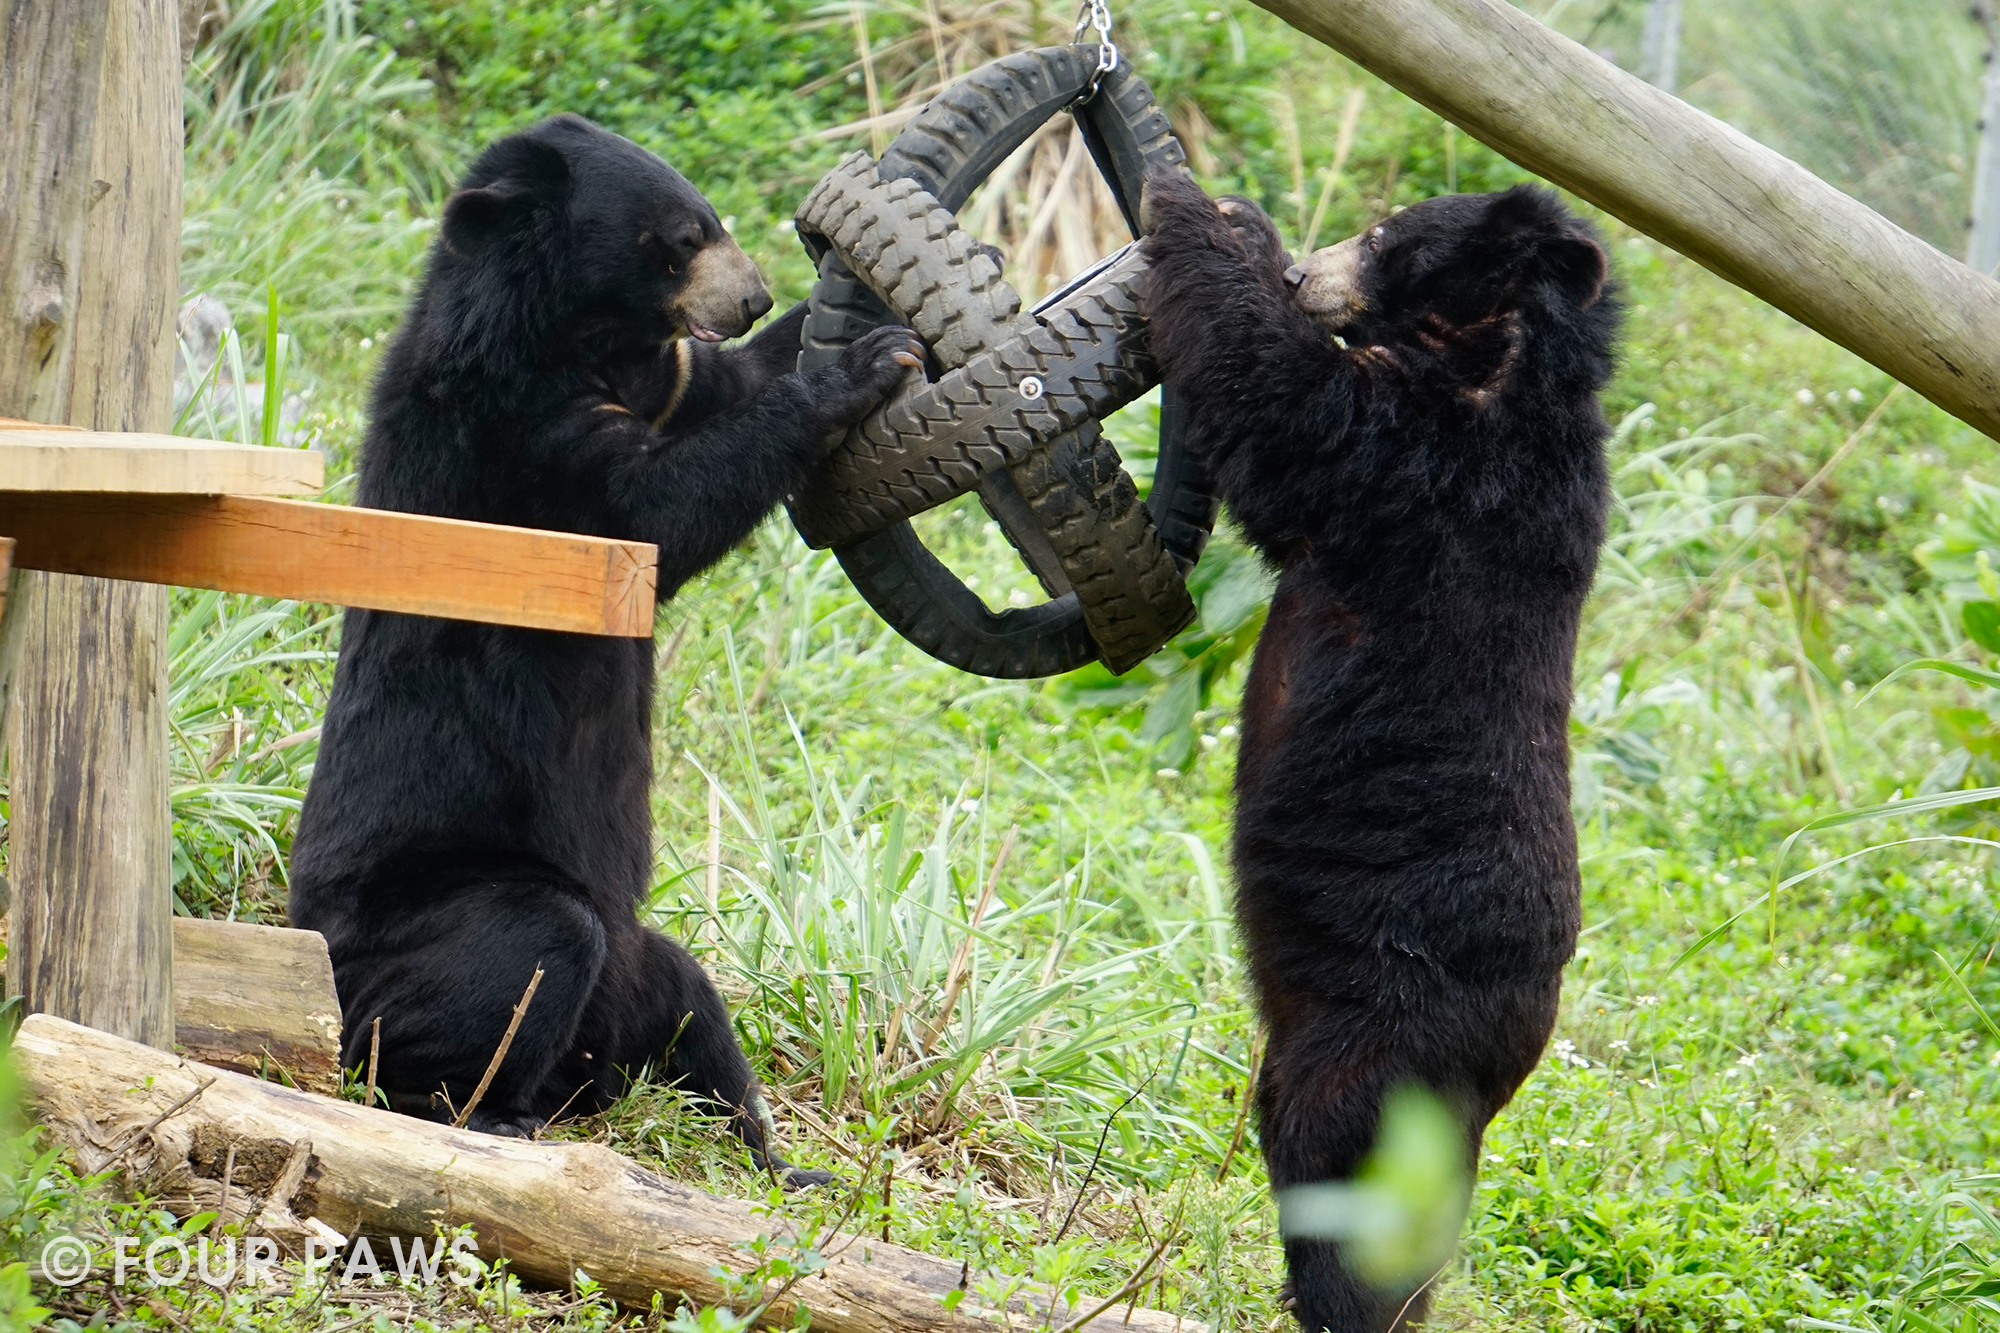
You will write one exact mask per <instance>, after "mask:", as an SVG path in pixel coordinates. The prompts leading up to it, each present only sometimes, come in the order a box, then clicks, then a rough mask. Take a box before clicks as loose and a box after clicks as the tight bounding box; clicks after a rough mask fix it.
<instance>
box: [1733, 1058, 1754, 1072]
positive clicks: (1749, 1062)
mask: <svg viewBox="0 0 2000 1333" xmlns="http://www.w3.org/2000/svg"><path fill="white" fill-rule="evenodd" d="M1736 1063H1737V1064H1739V1065H1742V1066H1743V1067H1744V1068H1745V1069H1755V1068H1756V1067H1757V1057H1756V1056H1755V1055H1745V1056H1742V1057H1740V1058H1738V1060H1737V1061H1736Z"/></svg>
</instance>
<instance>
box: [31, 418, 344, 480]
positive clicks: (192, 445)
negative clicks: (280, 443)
mask: <svg viewBox="0 0 2000 1333" xmlns="http://www.w3.org/2000/svg"><path fill="white" fill-rule="evenodd" d="M325 477H326V462H325V460H324V459H323V458H321V457H320V455H319V454H317V453H315V452H314V451H313V450H311V449H267V448H265V447H264V446H262V445H258V444H231V443H230V442H228V441H227V440H193V439H184V438H182V437H181V436H178V435H153V434H148V433H146V432H143V431H127V432H119V431H100V430H62V429H55V428H52V427H47V426H39V425H31V424H28V423H23V424H21V425H14V424H10V423H7V422H4V421H0V491H147V492H161V493H166V494H179V495H225V494H227V495H310V494H312V493H313V492H315V491H317V490H318V489H319V488H320V486H321V484H322V483H323V482H324V480H325Z"/></svg>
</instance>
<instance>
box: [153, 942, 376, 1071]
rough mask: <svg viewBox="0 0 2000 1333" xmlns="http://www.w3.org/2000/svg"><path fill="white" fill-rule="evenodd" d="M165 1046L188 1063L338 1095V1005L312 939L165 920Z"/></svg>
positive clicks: (321, 950) (321, 948) (326, 963)
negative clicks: (169, 1015)
mask: <svg viewBox="0 0 2000 1333" xmlns="http://www.w3.org/2000/svg"><path fill="white" fill-rule="evenodd" d="M174 1044H175V1045H176V1046H177V1047H179V1048H180V1050H181V1051H182V1052H183V1053H185V1054H186V1055H187V1056H188V1057H189V1058H190V1059H194V1060H199V1061H201V1062H202V1063H203V1064H211V1065H216V1066H219V1067H221V1068H224V1069H234V1070H236V1071H237V1072H239V1073H244V1074H250V1075H253V1076H259V1077H267V1078H289V1079H290V1080H291V1081H292V1083H293V1084H294V1085H296V1086H298V1087H301V1088H305V1089H306V1090H308V1091H310V1092H320V1093H325V1094H327V1095H328V1096H339V1095H340V998H339V996H338V995H337V994H336V993H335V991H334V988H333V963H332V962H331V961H330V960H329V959H328V958H327V953H326V940H325V939H324V938H323V937H322V936H321V935H320V934H319V932H318V931H313V930H287V929H285V928H283V927H280V926H254V925H250V924H248V923H247V922H242V921H198V920H193V919H190V918H188V917H175V918H174Z"/></svg>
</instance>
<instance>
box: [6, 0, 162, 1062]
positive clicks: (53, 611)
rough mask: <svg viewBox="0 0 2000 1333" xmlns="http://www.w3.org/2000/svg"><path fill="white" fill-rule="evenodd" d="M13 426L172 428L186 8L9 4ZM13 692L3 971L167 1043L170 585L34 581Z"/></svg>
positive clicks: (22, 601)
mask: <svg viewBox="0 0 2000 1333" xmlns="http://www.w3.org/2000/svg"><path fill="white" fill-rule="evenodd" d="M0 19H4V27H0V31H4V33H5V37H4V42H5V52H4V57H3V58H0V161H4V162H6V163H7V170H8V173H9V176H8V186H7V191H6V194H7V206H6V210H5V211H6V215H7V220H6V225H5V226H4V227H0V310H4V311H5V312H6V317H5V318H4V319H0V413H6V414H8V415H10V416H17V417H29V418H34V419H38V420H42V421H54V422H67V423H71V424H74V425H79V426H88V427H91V428H93V429H97V430H108V431H165V430H166V429H168V427H169V426H170V425H171V423H172V421H173V402H172V398H173V372H174V339H173V319H174V306H175V303H176V301H177V299H178V296H179V287H180V241H181V157H182V148H183V145H182V142H181V135H182V118H181V67H180V60H179V55H180V51H179V14H178V12H177V11H176V9H175V7H174V4H173V0H63V3H61V4H50V3H48V0H0ZM8 601H9V603H10V604H11V605H10V607H9V610H8V619H9V620H10V621H11V620H13V619H14V618H15V617H16V616H19V617H20V618H21V622H22V623H21V625H20V632H21V634H22V642H21V646H20V653H21V657H20V664H19V667H18V670H17V672H16V678H15V682H14V688H13V689H12V690H11V691H10V693H11V695H12V699H11V701H10V707H11V710H12V714H13V719H14V721H13V726H12V730H13V743H12V746H11V750H12V756H11V761H10V773H9V783H10V792H9V795H10V797H11V802H12V804H11V808H10V811H9V814H10V816H11V819H12V825H11V828H10V831H9V847H8V857H9V869H10V873H11V876H12V878H13V888H14V910H13V916H12V920H11V921H10V923H9V939H8V941H7V944H8V956H7V969H8V972H9V977H10V982H11V984H12V986H13V988H14V989H15V990H17V991H19V992H20V993H21V994H22V996H23V999H24V1006H25V1008H26V1009H27V1010H28V1011H30V1012H35V1011H46V1012H49V1013H55V1014H61V1015H63V1016H65V1017H68V1018H73V1019H76V1020H78V1021H80V1022H85V1023H89V1024H91V1025H93V1026H96V1027H100V1028H104V1029H106V1030H108V1031H111V1032H117V1033H120V1034H122V1035H125V1036H129V1037H135V1038H138V1039H139V1040H141V1041H146V1042H150V1043H153V1044H155V1045H161V1046H164V1045H167V1044H169V1043H171V1042H172V1041H173V1036H174V1025H173V943H172V935H171V923H172V918H173V906H172V903H173V899H172V878H173V837H172V824H171V821H170V816H169V814H168V808H167V790H168V775H167V661H166V649H165V645H166V636H167V600H166V593H165V590H164V589H161V588H149V587H143V586H139V585H135V584H113V583H105V582H101V581H98V580H94V579H77V578H65V577H59V576H55V575H36V576H34V577H32V578H30V579H27V580H23V581H22V582H21V583H19V584H17V585H16V591H15V593H14V594H13V595H10V596H9V598H8Z"/></svg>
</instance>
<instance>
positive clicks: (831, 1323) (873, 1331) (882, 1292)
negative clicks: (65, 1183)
mask: <svg viewBox="0 0 2000 1333" xmlns="http://www.w3.org/2000/svg"><path fill="white" fill-rule="evenodd" d="M13 1049H14V1056H15V1060H16V1063H17V1064H18V1066H19V1068H20V1071H21V1075H22V1081H23V1084H24V1086H25V1088H26V1090H27V1095H28V1101H29V1104H30V1105H31V1106H32V1108H33V1109H34V1111H35V1113H36V1115H37V1116H38V1117H39V1118H40V1119H41V1120H42V1121H43V1123H44V1124H46V1125H47V1126H48V1127H49V1129H50V1130H51V1132H52V1133H53V1134H54V1135H55V1136H56V1138H57V1139H58V1140H60V1141H61V1142H62V1143H63V1144H65V1145H66V1146H68V1147H69V1148H71V1149H72V1150H73V1151H74V1152H75V1153H76V1154H77V1156H78V1158H79V1164H80V1165H82V1166H83V1167H84V1168H85V1169H86V1170H101V1169H104V1168H106V1167H109V1166H112V1165H117V1164H120V1163H123V1164H125V1166H126V1168H127V1170H128V1171H129V1173H130V1174H131V1175H132V1176H133V1177H134V1180H133V1183H134V1184H136V1185H140V1186H143V1187H145V1188H147V1189H148V1190H149V1191H153V1192H156V1193H157V1194H159V1195H160V1196H161V1197H162V1198H163V1200H164V1201H166V1202H167V1203H168V1206H170V1207H175V1209H176V1211H180V1210H181V1209H183V1208H184V1209H186V1210H187V1211H188V1212H193V1211H196V1210H198V1209H199V1210H207V1209H216V1208H218V1207H220V1209H221V1211H223V1213H224V1216H225V1218H226V1219H227V1220H232V1221H241V1220H242V1219H244V1218H246V1217H251V1218H255V1219H256V1221H255V1222H254V1223H253V1224H252V1227H251V1229H252V1230H253V1231H256V1232H257V1233H258V1234H270V1235H272V1238H273V1239H275V1240H279V1241H281V1242H285V1243H288V1244H289V1243H292V1242H291V1240H290V1238H289V1237H288V1234H287V1233H289V1236H302V1235H305V1234H309V1233H313V1232H315V1231H316V1230H317V1229H318V1228H322V1227H330V1228H332V1229H333V1230H335V1231H337V1232H339V1233H340V1234H341V1235H342V1236H346V1237H352V1236H355V1235H357V1234H365V1235H369V1236H373V1237H388V1236H394V1237H407V1238H428V1237H430V1236H431V1235H433V1234H434V1233H435V1232H436V1231H437V1230H438V1229H439V1228H450V1227H456V1226H461V1225H470V1226H471V1227H473V1228H474V1229H475V1231H476V1233H477V1236H478V1241H479V1252H480V1256H481V1257H482V1258H483V1259H485V1260H487V1261H488V1262H491V1261H494V1260H497V1259H500V1258H503V1257H504V1258H505V1259H506V1260H507V1261H508V1263H509V1265H510V1267H511V1268H512V1270H513V1271H514V1272H516V1273H518V1274H520V1275H521V1276H522V1277H523V1278H526V1279H528V1280H530V1281H533V1282H538V1283H543V1284H547V1285H551V1286H567V1285H568V1284H569V1283H570V1282H572V1281H573V1280H574V1275H575V1274H576V1272H577V1270H579V1269H581V1270H582V1271H583V1272H585V1273H587V1274H588V1275H589V1276H590V1277H591V1278H592V1279H593V1280H595V1281H596V1282H597V1283H599V1284H600V1285H601V1286H602V1287H603V1289H604V1290H605V1291H606V1292H608V1293H609V1294H610V1295H612V1296H613V1297H615V1298H617V1299H619V1300H621V1301H625V1302H628V1303H631V1304H634V1305H638V1306H642V1307H643V1306H646V1305H648V1304H650V1303H651V1301H652V1298H653V1294H654V1293H655V1292H664V1293H666V1294H667V1297H668V1299H669V1302H670V1303H671V1301H672V1300H673V1299H674V1298H676V1297H685V1298H687V1299H688V1300H690V1301H693V1302H696V1303H714V1302H716V1301H719V1300H721V1299H722V1298H723V1294H724V1293H723V1290H722V1288H721V1286H720V1284H719V1283H717V1282H716V1280H715V1279H714V1278H713V1277H712V1276H710V1270H711V1269H712V1268H715V1267H720V1268H722V1269H724V1270H727V1271H729V1272H732V1273H742V1272H744V1271H746V1270H748V1269H749V1268H750V1267H751V1259H750V1256H749V1254H748V1253H747V1252H746V1250H745V1249H744V1248H743V1247H744V1246H746V1245H747V1244H748V1243H749V1242H752V1241H754V1240H756V1239H757V1238H758V1237H759V1236H763V1237H768V1238H770V1239H771V1240H773V1241H774V1242H784V1241H787V1240H790V1239H792V1238H793V1237H794V1236H795V1235H796V1234H797V1231H796V1227H795V1226H794V1225H793V1224H792V1223H790V1222H788V1221H787V1220H786V1219H785V1218H783V1217H780V1216H773V1215H767V1214H762V1213H760V1212H759V1211H757V1210H756V1209H754V1208H753V1207H752V1206H751V1205H750V1204H747V1203H743V1202H740V1201H738V1200H734V1199H723V1198H718V1197H716V1196H714V1195H711V1194H705V1193H703V1192H702V1191H700V1190H695V1189H690V1188H688V1187H687V1186H685V1185H682V1184H679V1183H677V1182H675V1181H671V1180H667V1179H665V1178H663V1177H661V1176H658V1175H656V1174H654V1173H653V1172H650V1171H647V1170H645V1169H643V1168H641V1167H640V1166H638V1165H637V1164H635V1163H633V1162H631V1161H629V1160H627V1159H626V1158H624V1157H621V1156H619V1155H618V1154H617V1153H615V1152H612V1151H611V1150H610V1149H608V1148H605V1147H602V1146H600V1145H598V1144H591V1143H529V1142H525V1141H523V1140H519V1139H503V1138H494V1137H492V1136H489V1135H485V1134H475V1133H472V1132H470V1131H466V1130H455V1129H452V1128H450V1127H449V1126H445V1125H438V1124H431V1123H429V1122H426V1121H420V1120H412V1119H409V1118H407V1117H404V1116H398V1115H395V1114H392V1113H390V1112H388V1111H382V1110H377V1109H372V1108H369V1107H365V1106H361V1105H358V1104H356V1103H353V1102H345V1101H336V1100H334V1099H332V1098H327V1097H318V1096H314V1095H313V1094H311V1093H306V1092H300V1091H298V1090H296V1089H293V1088H287V1087H284V1086H282V1085H279V1084H274V1083H264V1082H260V1081H258V1080H256V1079H253V1078H249V1077H247V1076H245V1075H241V1074H233V1073H230V1072H228V1071H226V1070H220V1069H211V1068H208V1067H207V1066H204V1065H199V1064H195V1063H193V1062H191V1061H188V1060H185V1059H181V1058H178V1057H175V1056H172V1055H168V1054H166V1053H165V1052H163V1051H158V1050H154V1049H152V1048H151V1047H148V1046H141V1045H139V1044H138V1043H136V1042H131V1041H126V1040H124V1039H123V1038H120V1037H114V1036H111V1035H110V1034H108V1033H104V1032H99V1031H97V1030H95V1029H93V1028H86V1027H80V1026H78V1025H76V1024H74V1023H69V1022H65V1021H64V1020H62V1019H59V1018H50V1017H48V1016H47V1015H45V1014H36V1015H33V1016H31V1017H29V1018H27V1019H26V1020H24V1021H23V1022H22V1024H21V1030H20V1032H19V1034H18V1035H17V1036H16V1037H15V1039H14V1048H13ZM229 1149H233V1153H230V1154H229V1156H228V1157H227V1158H226V1159H225V1158H224V1157H223V1154H224V1152H226V1151H227V1150H229ZM224 1160H227V1161H229V1162H233V1163H234V1164H235V1172H234V1181H233V1183H232V1185H231V1188H232V1189H233V1191H234V1196H235V1197H230V1198H227V1199H225V1198H224V1195H225V1188H224V1184H223V1181H222V1180H221V1179H220V1178H219V1177H220V1176H221V1175H222V1170H221V1168H222V1165H223V1161H224ZM281 1194H282V1195H284V1196H285V1197H278V1196H279V1195H281ZM262 1227H275V1230H272V1231H260V1230H259V1228H262ZM321 1234H323V1233H321ZM821 1239H822V1242H823V1243H821V1244H820V1245H819V1247H818V1248H819V1250H820V1252H821V1253H822V1254H823V1255H824V1256H825V1257H826V1267H825V1268H824V1269H823V1270H822V1271H821V1272H819V1273H817V1274H815V1275H814V1276H812V1277H809V1278H807V1279H805V1280H803V1281H801V1282H799V1283H797V1284H796V1285H795V1286H793V1287H792V1288H791V1289H790V1290H789V1291H788V1292H786V1293H785V1294H784V1295H783V1296H782V1297H780V1298H779V1299H778V1300H777V1301H775V1302H774V1303H773V1305H772V1307H771V1311H770V1317H771V1319H773V1320H774V1321H786V1320H790V1319H791V1318H792V1317H793V1313H794V1310H795V1309H796V1307H798V1306H804V1307H806V1308H807V1309H808V1310H809V1312H810V1317H811V1327H813V1328H815V1329H824V1330H828V1333H934V1331H935V1333H944V1330H956V1331H957V1333H966V1331H968V1330H973V1329H978V1328H982V1327H992V1326H993V1324H994V1323H995V1322H996V1321H997V1320H998V1318H999V1316H998V1315H997V1314H993V1313H989V1312H985V1311H982V1310H980V1309H979V1308H978V1303H977V1296H976V1293H974V1294H969V1295H968V1296H967V1297H966V1298H965V1300H964V1302H963V1303H962V1304H960V1305H959V1306H958V1308H957V1310H956V1311H955V1312H954V1311H951V1310H948V1309H947V1308H946V1307H945V1305H944V1301H945V1299H946V1298H947V1297H948V1296H949V1295H950V1293H952V1292H953V1291H956V1290H960V1289H961V1287H960V1284H961V1282H962V1281H963V1280H964V1277H965V1270H964V1268H963V1266H962V1265H961V1264H959V1263H956V1262H953V1261H949V1260H944V1259H938V1258H935V1257H933V1256H931V1255H927V1254H922V1253H919V1252H917V1251H915V1250H910V1249H905V1248H904V1247H902V1246H900V1245H891V1244H888V1243H886V1242H883V1241H879V1240H869V1239H866V1238H863V1237H857V1236H852V1235H835V1236H831V1237H825V1238H821ZM1040 1299H1042V1300H1045V1299H1046V1297H1042V1298H1040ZM1097 1304H1098V1303H1097V1302H1094V1301H1090V1300H1086V1301H1085V1302H1084V1309H1085V1310H1086V1311H1089V1310H1093V1309H1095V1308H1096V1305H1097ZM1008 1313H1009V1314H1010V1315H1011V1316H1012V1317H1013V1319H1014V1321H1015V1322H1014V1325H1013V1326H1014V1327H1021V1326H1022V1321H1023V1320H1025V1321H1026V1323H1027V1325H1028V1326H1030V1327H1038V1328H1039V1327H1044V1326H1048V1327H1053V1328H1056V1329H1063V1328H1065V1327H1066V1324H1065V1320H1066V1319H1067V1318H1068V1316H1067V1314H1066V1313H1065V1312H1062V1311H1058V1312H1057V1314H1056V1316H1055V1318H1054V1319H1053V1320H1049V1319H1048V1316H1047V1312H1046V1306H1045V1305H1044V1304H1037V1296H1036V1294H1035V1293H1032V1292H1031V1293H1025V1294H1023V1295H1020V1296H1017V1297H1016V1298H1015V1299H1014V1300H1013V1301H1012V1302H1010V1305H1009V1309H1008ZM780 1326H789V1325H783V1324H781V1325H780ZM1205 1328H1206V1326H1205V1325H1202V1324H1198V1323H1195V1322H1192V1321H1183V1320H1181V1319H1180V1318H1178V1317H1176V1316H1174V1315H1170V1314H1163V1313H1160V1312H1158V1311H1154V1310H1142V1309H1134V1308H1130V1307H1128V1306H1126V1305H1125V1304H1124V1303H1122V1302H1121V1303H1119V1304H1117V1305H1115V1306H1112V1307H1111V1308H1110V1309H1109V1310H1107V1311H1106V1312H1104V1313H1103V1314H1101V1315H1099V1316H1097V1317H1096V1318H1093V1319H1091V1320H1089V1321H1088V1322H1086V1323H1083V1324H1081V1325H1078V1326H1077V1328H1076V1330H1075V1333H1117V1331H1118V1330H1136V1333H1203V1330H1205Z"/></svg>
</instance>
